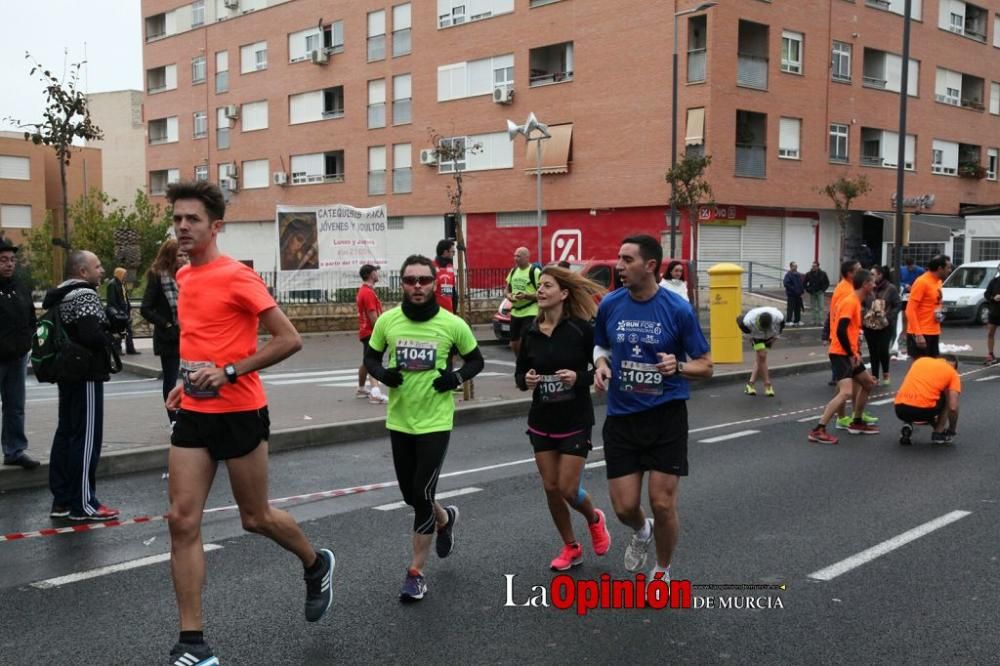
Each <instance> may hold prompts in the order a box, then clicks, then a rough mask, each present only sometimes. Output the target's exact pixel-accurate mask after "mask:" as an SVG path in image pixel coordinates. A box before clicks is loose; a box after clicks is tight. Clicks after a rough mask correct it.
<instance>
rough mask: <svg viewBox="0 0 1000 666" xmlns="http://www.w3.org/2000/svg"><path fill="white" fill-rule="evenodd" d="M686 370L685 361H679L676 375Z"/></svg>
mask: <svg viewBox="0 0 1000 666" xmlns="http://www.w3.org/2000/svg"><path fill="white" fill-rule="evenodd" d="M683 372H684V361H677V370H676V371H675V372H674V374H675V375H679V374H682V373H683Z"/></svg>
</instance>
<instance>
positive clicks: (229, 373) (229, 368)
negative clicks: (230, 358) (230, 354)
mask: <svg viewBox="0 0 1000 666" xmlns="http://www.w3.org/2000/svg"><path fill="white" fill-rule="evenodd" d="M222 371H223V372H224V373H226V379H228V380H229V383H230V384H235V383H236V378H237V377H239V374H238V373H237V372H236V366H235V365H233V364H232V363H227V364H226V365H225V366H224V367H223V368H222Z"/></svg>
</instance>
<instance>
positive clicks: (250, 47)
mask: <svg viewBox="0 0 1000 666" xmlns="http://www.w3.org/2000/svg"><path fill="white" fill-rule="evenodd" d="M263 69H267V42H266V41H265V42H256V43H254V44H247V45H246V46H241V47H240V74H249V73H250V72H259V71H261V70H263Z"/></svg>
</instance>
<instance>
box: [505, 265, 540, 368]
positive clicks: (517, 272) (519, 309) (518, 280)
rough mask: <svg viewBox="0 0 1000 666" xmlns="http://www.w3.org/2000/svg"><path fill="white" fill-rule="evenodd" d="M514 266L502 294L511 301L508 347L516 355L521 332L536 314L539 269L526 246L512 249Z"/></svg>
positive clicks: (519, 347) (519, 348) (518, 350)
mask: <svg viewBox="0 0 1000 666" xmlns="http://www.w3.org/2000/svg"><path fill="white" fill-rule="evenodd" d="M514 263H515V266H514V268H512V269H510V272H509V273H507V289H506V290H505V291H504V296H505V297H506V298H507V300H509V301H510V302H511V308H510V348H511V350H512V351H513V352H514V356H517V354H518V352H520V351H521V334H522V333H523V332H524V331H525V330H526V329H527V327H528V325H529V324H530V323H531V322H532V320H533V319H534V318H535V317H537V316H538V300H537V295H536V294H535V291H536V290H537V289H538V276H539V275H540V274H541V272H542V271H541V269H539V268H538V266H535V265H534V264H532V263H531V252H529V251H528V248H526V247H519V248H517V249H516V250H515V251H514Z"/></svg>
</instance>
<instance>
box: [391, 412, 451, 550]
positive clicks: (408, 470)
mask: <svg viewBox="0 0 1000 666" xmlns="http://www.w3.org/2000/svg"><path fill="white" fill-rule="evenodd" d="M450 436H451V432H450V431H447V430H446V431H444V432H429V433H425V434H423V435H410V434H408V433H405V432H399V431H396V430H390V431H389V441H391V442H392V464H393V465H394V466H395V468H396V481H397V482H398V483H399V490H400V492H402V493H403V501H404V502H406V503H407V504H409V505H410V506H412V507H413V510H414V515H413V531H414V532H416V533H417V534H433V533H434V523H435V518H434V494H435V492H436V491H437V482H438V475H439V474H440V473H441V466H442V465H443V464H444V456H445V454H446V453H447V452H448V439H449V437H450Z"/></svg>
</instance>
